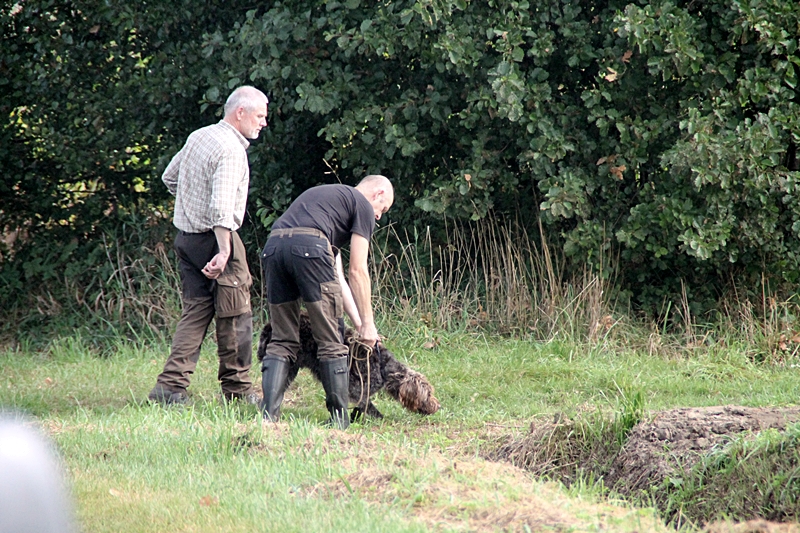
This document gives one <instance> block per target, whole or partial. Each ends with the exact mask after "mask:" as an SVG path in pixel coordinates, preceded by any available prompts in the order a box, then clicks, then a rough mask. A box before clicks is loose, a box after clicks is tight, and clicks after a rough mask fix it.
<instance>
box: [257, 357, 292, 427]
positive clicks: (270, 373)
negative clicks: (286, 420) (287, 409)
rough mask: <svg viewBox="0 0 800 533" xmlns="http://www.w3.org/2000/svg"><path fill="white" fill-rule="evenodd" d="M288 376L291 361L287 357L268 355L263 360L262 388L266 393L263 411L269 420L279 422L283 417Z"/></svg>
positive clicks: (262, 403) (265, 418)
mask: <svg viewBox="0 0 800 533" xmlns="http://www.w3.org/2000/svg"><path fill="white" fill-rule="evenodd" d="M288 376H289V361H287V360H286V359H283V358H281V357H270V356H267V357H265V358H264V360H263V361H261V390H262V391H263V393H264V399H263V400H262V402H261V413H262V415H263V416H264V420H266V421H268V422H277V421H278V420H279V419H280V417H281V404H282V403H283V393H284V392H286V378H287V377H288Z"/></svg>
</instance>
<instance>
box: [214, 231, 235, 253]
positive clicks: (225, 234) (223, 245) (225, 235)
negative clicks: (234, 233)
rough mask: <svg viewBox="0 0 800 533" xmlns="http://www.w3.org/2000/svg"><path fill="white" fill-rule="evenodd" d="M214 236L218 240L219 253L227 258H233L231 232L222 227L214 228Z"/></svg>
mask: <svg viewBox="0 0 800 533" xmlns="http://www.w3.org/2000/svg"><path fill="white" fill-rule="evenodd" d="M214 236H216V238H217V246H218V247H219V253H220V254H223V255H224V256H225V257H230V256H231V230H229V229H228V228H223V227H222V226H214Z"/></svg>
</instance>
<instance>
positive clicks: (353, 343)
mask: <svg viewBox="0 0 800 533" xmlns="http://www.w3.org/2000/svg"><path fill="white" fill-rule="evenodd" d="M357 336H358V333H356V332H354V333H353V335H352V336H350V337H348V338H347V341H348V344H349V345H350V367H351V368H352V366H353V362H354V361H366V362H367V400H369V393H370V391H371V387H370V380H371V377H370V376H371V375H372V373H371V372H370V358H371V356H372V352H373V350H374V347H373V346H369V345H367V344H364V343H363V342H361V341H360V340H358V337H357ZM375 345H376V346H377V343H375ZM361 348H363V352H364V354H365V355H364V356H363V357H361V356H359V353H360V352H361ZM356 372H358V379H359V382H360V384H361V396H360V397H359V398H358V403H359V404H360V403H361V401H362V400H363V399H364V376H363V375H362V374H361V368H360V367H359V366H358V365H356ZM364 408H365V409H366V405H365V406H364Z"/></svg>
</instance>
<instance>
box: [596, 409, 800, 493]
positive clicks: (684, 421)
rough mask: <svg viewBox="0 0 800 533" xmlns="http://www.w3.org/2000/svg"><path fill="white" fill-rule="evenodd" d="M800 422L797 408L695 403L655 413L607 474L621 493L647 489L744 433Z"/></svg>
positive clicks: (633, 433) (635, 430) (634, 433)
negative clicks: (713, 405) (695, 404)
mask: <svg viewBox="0 0 800 533" xmlns="http://www.w3.org/2000/svg"><path fill="white" fill-rule="evenodd" d="M798 421H800V407H791V408H768V407H761V408H756V407H738V406H721V407H693V408H688V407H687V408H679V409H672V410H669V411H662V412H659V413H657V414H656V415H655V416H654V417H653V418H652V420H649V421H647V422H641V423H639V424H638V425H636V426H635V427H634V428H633V429H632V430H631V432H630V434H629V435H628V439H627V441H626V443H625V445H624V446H623V448H622V450H621V452H620V453H619V455H618V456H617V457H616V459H615V460H614V462H613V463H612V465H611V469H610V471H609V473H608V474H607V475H606V477H605V482H606V486H607V487H612V486H613V487H614V488H615V490H616V491H617V492H619V493H620V494H623V495H630V494H633V493H636V492H639V491H646V490H647V489H649V488H650V487H653V486H658V485H660V484H661V482H662V481H664V480H666V479H667V478H669V477H670V476H675V475H680V473H681V472H680V471H681V470H688V469H689V468H691V467H692V466H694V465H695V464H696V463H697V461H698V460H699V459H700V458H701V457H703V456H704V455H707V454H708V453H709V452H710V451H712V449H713V448H714V447H715V446H720V445H722V444H724V443H725V442H727V441H729V440H731V438H732V437H737V436H740V435H741V434H742V433H745V432H750V433H758V432H761V431H764V430H767V429H778V430H782V429H784V428H785V427H786V426H787V424H791V423H794V422H798Z"/></svg>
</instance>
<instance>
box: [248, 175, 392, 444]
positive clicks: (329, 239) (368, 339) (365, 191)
mask: <svg viewBox="0 0 800 533" xmlns="http://www.w3.org/2000/svg"><path fill="white" fill-rule="evenodd" d="M393 202H394V190H393V188H392V184H391V183H390V182H389V180H388V179H387V178H385V177H384V176H378V175H373V176H367V177H366V178H364V179H363V180H361V182H360V183H359V184H358V185H356V186H355V187H350V186H348V185H321V186H318V187H313V188H311V189H309V190H307V191H305V192H304V193H303V194H301V195H300V196H299V197H297V199H296V200H295V201H294V202H293V203H292V205H291V206H289V209H288V210H287V211H286V213H284V214H283V216H281V217H280V218H279V219H278V220H276V221H275V224H274V225H273V226H272V232H271V233H270V236H269V239H268V240H267V244H266V245H265V246H264V250H263V252H262V254H261V262H262V265H263V267H264V273H265V280H266V284H267V295H268V299H269V317H270V323H271V324H272V339H271V341H270V343H269V344H268V345H267V350H266V355H265V357H264V360H263V361H262V366H261V371H262V381H261V386H262V390H263V392H264V401H263V405H262V409H263V413H264V418H265V419H267V420H270V421H273V422H275V421H277V420H278V418H279V417H280V407H281V403H282V402H283V394H284V392H285V390H286V377H287V375H288V372H289V363H290V361H294V360H295V359H296V357H297V352H298V350H299V349H300V339H299V328H300V300H302V301H303V302H304V303H305V306H306V309H307V311H308V316H309V319H310V321H311V330H312V333H313V335H314V340H315V341H316V342H317V357H319V359H320V368H321V370H322V385H323V387H324V388H325V404H326V406H327V408H328V411H329V412H330V414H331V423H332V425H334V426H336V427H339V428H341V429H345V428H347V427H348V426H349V425H350V419H349V416H348V414H347V407H348V406H347V403H348V391H347V389H348V365H347V353H348V350H347V346H345V345H344V343H343V340H344V339H343V338H342V334H343V327H342V328H340V324H341V326H343V324H344V323H343V322H342V321H341V319H342V317H343V314H342V313H343V311H347V313H348V315H350V316H351V317H354V318H355V320H354V325H355V326H356V328H357V330H358V333H359V336H360V341H361V342H363V343H365V344H367V345H369V346H373V345H375V343H376V342H377V341H378V331H377V329H376V328H375V320H374V317H373V314H372V301H371V300H372V288H371V284H370V279H369V269H368V263H367V257H368V254H369V240H370V238H371V237H372V232H373V230H374V229H375V221H376V220H380V218H381V215H383V214H384V213H385V212H386V211H388V210H389V208H390V207H391V205H392V203H393ZM348 243H349V244H350V264H349V276H348V277H349V288H350V290H351V291H352V298H349V297H348V296H349V295H348V294H347V292H348V291H347V283H346V282H345V281H344V279H343V277H344V274H343V269H342V268H341V257H340V255H339V253H338V249H339V248H340V247H341V246H344V245H346V244H348ZM337 271H338V273H337ZM343 290H344V291H345V296H344V298H343V294H342V291H343ZM352 304H354V305H355V309H351V308H350V307H351V306H352ZM359 322H360V323H359Z"/></svg>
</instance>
